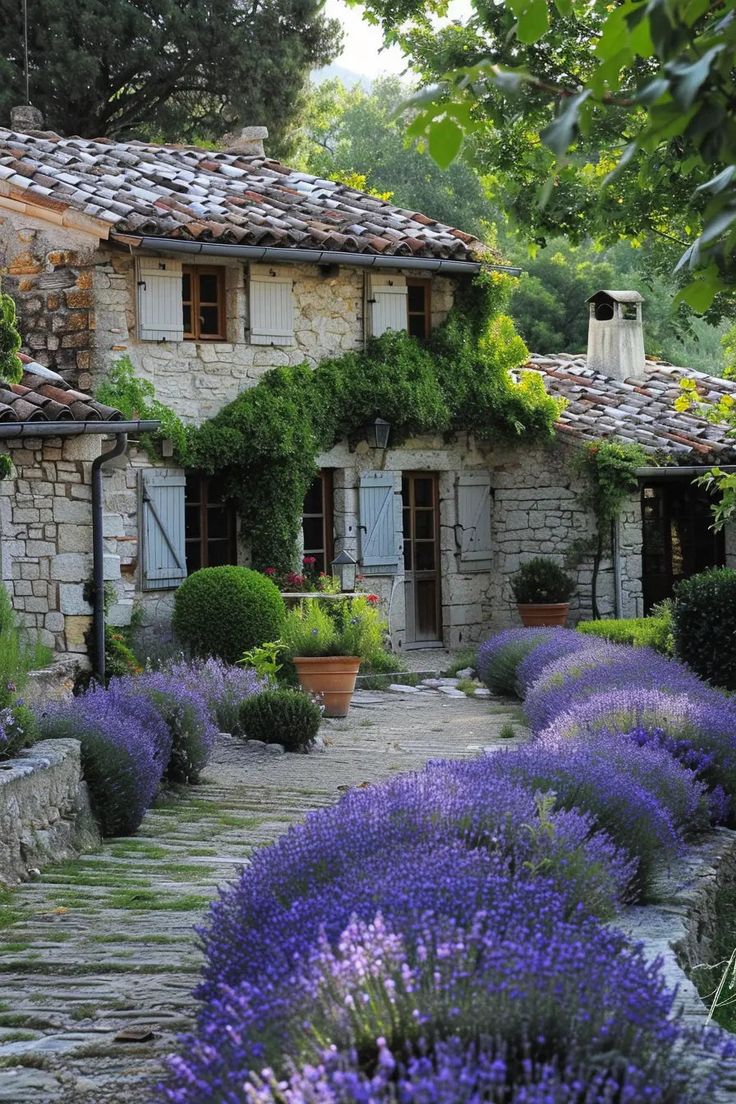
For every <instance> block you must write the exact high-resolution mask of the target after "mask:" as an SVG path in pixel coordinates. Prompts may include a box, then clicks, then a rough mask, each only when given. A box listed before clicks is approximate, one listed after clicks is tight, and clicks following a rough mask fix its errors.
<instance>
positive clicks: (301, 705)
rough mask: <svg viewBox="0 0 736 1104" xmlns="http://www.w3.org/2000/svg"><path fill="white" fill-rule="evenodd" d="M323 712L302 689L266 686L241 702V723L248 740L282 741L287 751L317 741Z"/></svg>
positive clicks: (273, 742)
mask: <svg viewBox="0 0 736 1104" xmlns="http://www.w3.org/2000/svg"><path fill="white" fill-rule="evenodd" d="M321 720H322V713H321V711H320V708H319V706H317V705H315V704H314V702H313V701H312V699H311V698H310V697H309V695H308V694H304V693H302V692H301V691H300V690H264V691H263V693H262V694H254V695H253V697H251V698H246V699H245V701H244V702H242V704H241V706H240V726H241V729H242V731H243V733H244V734H245V736H246V738H247V739H249V740H263V741H264V743H267V744H283V746H284V747H285V748H286V750H287V751H305V750H306V749H308V748H309V747H311V745H312V744H313V743H314V739H315V737H316V735H317V732H318V730H319V726H320V722H321Z"/></svg>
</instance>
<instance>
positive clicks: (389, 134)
mask: <svg viewBox="0 0 736 1104" xmlns="http://www.w3.org/2000/svg"><path fill="white" fill-rule="evenodd" d="M410 94H411V89H410V87H409V86H408V85H406V84H403V83H402V82H401V81H400V80H399V79H398V78H397V77H384V78H381V79H379V80H376V81H374V83H373V85H372V88H371V90H370V92H368V91H366V90H365V89H364V88H361V86H360V85H355V86H354V87H353V88H346V87H345V85H344V84H342V83H341V82H340V81H339V80H329V81H324V82H323V83H322V84H319V85H317V86H315V87H313V88H312V89H311V90H310V93H309V96H308V99H307V102H306V110H305V112H304V116H303V119H302V132H301V133H302V138H301V142H300V147H299V153H298V156H299V158H300V160H301V162H302V164H303V165H304V167H305V168H307V169H308V170H309V171H310V172H313V173H315V175H317V176H322V177H328V178H329V179H332V180H340V181H343V182H344V183H352V184H353V185H354V186H356V187H362V188H363V189H364V190H370V191H372V192H374V193H378V194H380V195H382V196H386V195H389V196H390V198H391V201H392V202H393V203H396V204H397V205H398V206H399V207H407V208H409V209H411V210H413V211H422V212H424V214H425V215H429V216H430V217H432V218H436V219H438V220H439V221H440V222H444V223H447V224H448V225H449V226H458V227H460V228H461V229H462V230H465V231H466V232H468V233H475V234H478V235H480V236H484V235H485V234H487V232H488V229H489V227H488V225H487V224H488V222H489V220H491V219H492V218H495V217H496V211H495V210H494V208H493V207H492V206H491V204H490V201H489V199H488V197H487V195H486V191H485V187H484V182H483V180H482V178H481V176H480V175H479V173H477V172H476V171H475V170H474V169H473V168H472V167H471V166H469V165H468V164H466V163H464V162H462V161H456V162H455V163H454V164H452V165H451V166H450V167H449V169H447V171H443V170H442V169H440V168H439V167H438V166H437V165H436V164H435V162H434V161H432V160H431V159H430V158H428V157H425V156H424V155H423V154H422V153H421V152H420V151H419V150H418V149H417V145H416V143H415V142H411V141H410V140H408V139H407V137H406V127H405V123H404V122H403V121H402V120H401V119H400V118H399V117H398V111H399V108H400V107H401V105H402V104H403V103H405V101H406V100H407V99H408V97H409V96H410Z"/></svg>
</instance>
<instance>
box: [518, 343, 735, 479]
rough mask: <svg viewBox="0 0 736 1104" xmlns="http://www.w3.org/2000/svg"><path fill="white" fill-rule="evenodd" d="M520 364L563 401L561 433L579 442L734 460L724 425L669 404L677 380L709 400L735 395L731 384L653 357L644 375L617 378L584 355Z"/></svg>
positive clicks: (541, 358) (535, 359)
mask: <svg viewBox="0 0 736 1104" xmlns="http://www.w3.org/2000/svg"><path fill="white" fill-rule="evenodd" d="M526 367H527V368H528V369H531V370H533V371H535V372H538V373H539V374H540V375H541V377H542V379H543V380H544V384H545V387H546V388H547V391H548V392H549V393H550V394H551V395H554V396H555V397H557V398H563V399H565V400H566V402H567V406H566V408H565V409H564V410H563V412H562V414H561V415H560V418H559V421H558V422H557V429H558V430H559V431H560V432H561V433H563V434H565V435H569V436H571V437H576V438H578V439H579V440H581V441H595V440H600V439H601V438H603V439H605V438H610V439H611V440H626V441H634V442H636V443H637V444H640V445H641V446H642V448H644V449H645V450H646V451H647V452H651V453H655V452H657V451H660V450H661V451H664V452H668V453H672V454H674V455H675V456H676V458H677V459H678V460H680V461H682V462H683V463H684V462H687V461H688V459H689V458H690V459H692V460H693V461H694V462H696V463H699V464H702V463H704V462H705V463H709V462H711V461H713V462H723V463H733V462H734V460H735V459H736V439H734V438H733V437H732V436H731V435H730V432H729V428H728V426H726V425H723V424H721V423H716V424H714V423H712V422H709V421H707V420H706V419H705V418H701V417H700V416H699V415H698V413H697V412H696V411H693V410H688V411H679V410H676V409H675V405H674V404H675V399H676V398H677V397H678V395H680V394H681V393H682V392H681V388H680V383H681V381H682V380H683V379H692V380H695V382H696V384H697V386H698V392H699V394H701V395H702V396H703V397H709V398H712V399H718V398H719V397H722V396H723V395H730V396H733V397H734V399H736V383H731V382H730V381H729V380H725V379H721V378H720V377H718V376H708V375H705V374H704V373H702V372H694V371H692V370H690V369H686V368H678V367H676V366H675V365H672V364H666V363H664V362H662V361H654V360H647V362H646V368H645V378H644V379H628V380H618V379H614V378H613V377H612V376H605V375H603V374H602V373H600V372H593V371H591V370H590V369H589V368H588V367H587V364H586V360H585V357H584V356H575V355H572V354H566V353H561V354H559V355H557V356H532V358H531V360H530V361H529V363H528V364H527V365H526Z"/></svg>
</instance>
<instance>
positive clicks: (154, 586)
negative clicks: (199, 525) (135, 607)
mask: <svg viewBox="0 0 736 1104" xmlns="http://www.w3.org/2000/svg"><path fill="white" fill-rule="evenodd" d="M185 487H186V477H185V475H184V472H181V471H166V470H164V469H159V468H148V469H147V470H145V471H142V472H141V545H142V550H141V557H142V564H143V587H144V589H146V590H163V589H167V588H170V587H176V586H178V585H179V583H180V582H181V581H182V579H185V578H186V574H187V564H186V553H185V544H184V493H185Z"/></svg>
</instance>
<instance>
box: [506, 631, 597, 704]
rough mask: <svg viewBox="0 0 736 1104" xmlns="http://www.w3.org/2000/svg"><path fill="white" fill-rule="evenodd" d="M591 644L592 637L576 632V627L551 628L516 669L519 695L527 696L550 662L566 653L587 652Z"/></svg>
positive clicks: (521, 696)
mask: <svg viewBox="0 0 736 1104" xmlns="http://www.w3.org/2000/svg"><path fill="white" fill-rule="evenodd" d="M593 643H596V642H595V641H594V642H593ZM590 645H591V641H590V638H589V637H585V636H583V635H582V633H579V632H575V630H574V629H550V631H549V636H548V637H547V638H546V639H545V640H543V641H542V642H541V643H537V644H535V646H534V647H533V648H531V649H530V651H528V652H527V654H526V655H525V656H524V658H523V659H522V661H521V663H520V664H519V666H518V667H517V669H516V685H517V691H518V694H519V697H520V698H525V697H526V695H527V693H528V692H529V688H530V687H531V686H532V685H533V684H534V683H535V682H536V681H537V679H538V678H540V676H542V675H543V674H544V672H545V670H546V668H547V667H548V666H549V664H550V663H554V662H555V660H558V659H561V658H562V657H563V656H566V655H574V654H577V653H578V652H585V651H587V650H588V649H589V648H590Z"/></svg>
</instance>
